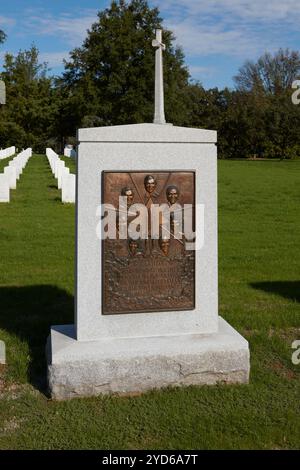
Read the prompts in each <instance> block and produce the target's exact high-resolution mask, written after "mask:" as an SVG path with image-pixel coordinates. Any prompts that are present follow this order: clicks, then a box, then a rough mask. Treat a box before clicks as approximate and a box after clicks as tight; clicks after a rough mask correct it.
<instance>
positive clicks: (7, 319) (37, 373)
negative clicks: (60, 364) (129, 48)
mask: <svg viewBox="0 0 300 470" xmlns="http://www.w3.org/2000/svg"><path fill="white" fill-rule="evenodd" d="M0 305H1V309H0V328H2V329H4V330H6V331H7V332H8V333H11V334H13V335H16V336H17V337H18V338H20V339H21V340H22V341H25V342H26V343H27V344H28V347H29V349H30V358H31V360H30V365H29V369H28V378H29V381H30V383H31V384H32V385H33V386H34V387H36V388H37V389H38V390H40V391H41V392H43V393H46V361H45V346H46V341H47V337H48V335H49V333H50V327H51V326H52V325H63V324H69V323H73V322H74V297H73V296H72V295H70V294H68V293H67V292H66V291H64V290H62V289H59V288H58V287H56V286H51V285H36V286H26V287H14V286H11V287H1V288H0Z"/></svg>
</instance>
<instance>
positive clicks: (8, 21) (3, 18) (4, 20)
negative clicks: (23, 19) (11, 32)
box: [0, 15, 16, 29]
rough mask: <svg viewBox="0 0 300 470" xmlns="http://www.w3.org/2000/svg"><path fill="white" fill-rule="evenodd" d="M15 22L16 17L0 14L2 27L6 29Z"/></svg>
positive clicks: (0, 26) (0, 25)
mask: <svg viewBox="0 0 300 470" xmlns="http://www.w3.org/2000/svg"><path fill="white" fill-rule="evenodd" d="M15 24H16V20H15V19H14V18H10V17H9V16H3V15H0V29H3V28H4V29H5V27H6V26H14V25H15Z"/></svg>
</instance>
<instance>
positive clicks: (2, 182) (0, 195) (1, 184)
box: [0, 173, 10, 202]
mask: <svg viewBox="0 0 300 470" xmlns="http://www.w3.org/2000/svg"><path fill="white" fill-rule="evenodd" d="M9 201H10V197H9V181H8V177H7V175H5V174H3V173H2V174H0V202H9Z"/></svg>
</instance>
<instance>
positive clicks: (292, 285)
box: [250, 281, 300, 302]
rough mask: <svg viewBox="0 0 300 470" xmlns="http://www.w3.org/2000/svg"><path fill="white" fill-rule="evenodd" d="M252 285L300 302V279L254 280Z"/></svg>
mask: <svg viewBox="0 0 300 470" xmlns="http://www.w3.org/2000/svg"><path fill="white" fill-rule="evenodd" d="M250 286H251V287H253V288H254V289H258V290H262V291H264V292H268V293H272V294H278V295H281V297H284V298H285V299H289V300H293V301H294V302H300V281H266V282H252V283H251V284H250Z"/></svg>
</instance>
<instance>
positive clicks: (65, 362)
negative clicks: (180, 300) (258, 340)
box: [47, 317, 250, 399]
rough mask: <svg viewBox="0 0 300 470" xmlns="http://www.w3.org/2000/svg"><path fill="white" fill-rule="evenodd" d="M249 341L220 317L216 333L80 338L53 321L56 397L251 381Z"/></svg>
mask: <svg viewBox="0 0 300 470" xmlns="http://www.w3.org/2000/svg"><path fill="white" fill-rule="evenodd" d="M249 355H250V354H249V347H248V342H247V341H246V340H245V339H244V338H243V337H242V336H241V335H240V334H239V333H238V332H237V331H236V330H234V329H233V328H232V327H231V326H230V325H229V324H228V323H227V322H226V321H225V320H223V319H222V318H221V317H219V331H218V332H217V333H214V334H206V335H205V334H203V335H201V334H182V335H179V336H178V335H176V336H175V335H170V336H166V335H165V336H151V337H134V338H107V339H100V340H98V341H97V340H96V341H77V340H76V339H75V328H74V325H64V326H54V327H52V329H51V334H50V336H49V338H48V343H47V358H48V384H49V390H50V393H51V396H52V398H54V399H67V398H73V397H82V396H93V395H100V394H107V393H119V394H122V393H125V394H126V393H133V392H145V391H147V390H151V389H158V388H162V387H167V386H183V385H201V384H216V383H219V382H223V383H247V382H248V380H249V370H250V363H249Z"/></svg>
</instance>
